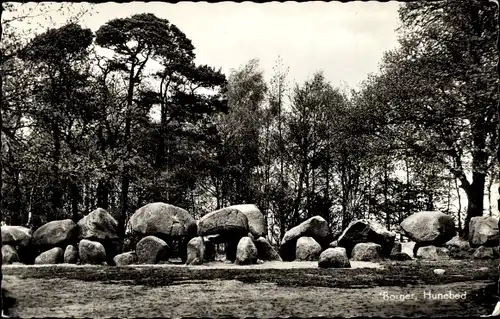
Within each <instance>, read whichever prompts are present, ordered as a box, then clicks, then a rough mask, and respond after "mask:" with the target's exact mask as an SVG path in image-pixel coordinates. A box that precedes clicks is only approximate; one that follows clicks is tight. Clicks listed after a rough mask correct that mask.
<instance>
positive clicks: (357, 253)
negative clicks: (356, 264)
mask: <svg viewBox="0 0 500 319" xmlns="http://www.w3.org/2000/svg"><path fill="white" fill-rule="evenodd" d="M351 255H352V260H359V261H375V260H379V259H381V258H382V246H380V245H379V244H375V243H359V244H356V246H354V248H353V249H352V253H351Z"/></svg>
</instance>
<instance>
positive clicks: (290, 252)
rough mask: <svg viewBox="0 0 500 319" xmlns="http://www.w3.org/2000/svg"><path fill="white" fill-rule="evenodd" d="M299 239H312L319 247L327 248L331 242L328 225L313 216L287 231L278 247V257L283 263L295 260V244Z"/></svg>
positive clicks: (318, 217)
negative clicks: (279, 256)
mask: <svg viewBox="0 0 500 319" xmlns="http://www.w3.org/2000/svg"><path fill="white" fill-rule="evenodd" d="M300 237H312V238H314V240H315V241H316V242H318V243H319V244H320V245H321V247H323V248H327V247H328V244H329V243H330V241H331V240H330V239H331V236H330V229H329V228H328V223H327V222H326V220H325V219H324V218H323V217H321V216H314V217H311V218H309V219H308V220H306V221H304V222H302V223H301V224H299V225H297V226H295V227H293V228H292V229H290V230H288V231H287V232H286V233H285V235H284V236H283V239H282V240H281V247H280V255H281V258H283V260H284V261H292V260H295V257H296V256H295V251H296V244H297V240H298V239H299V238H300Z"/></svg>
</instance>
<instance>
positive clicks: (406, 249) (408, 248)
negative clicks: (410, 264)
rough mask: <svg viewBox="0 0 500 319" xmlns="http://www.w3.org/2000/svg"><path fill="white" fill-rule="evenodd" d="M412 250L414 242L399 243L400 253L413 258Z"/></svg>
mask: <svg viewBox="0 0 500 319" xmlns="http://www.w3.org/2000/svg"><path fill="white" fill-rule="evenodd" d="M414 248H415V242H414V241H409V242H404V243H401V252H402V253H405V254H407V255H408V256H410V257H412V258H413V257H415V253H414Z"/></svg>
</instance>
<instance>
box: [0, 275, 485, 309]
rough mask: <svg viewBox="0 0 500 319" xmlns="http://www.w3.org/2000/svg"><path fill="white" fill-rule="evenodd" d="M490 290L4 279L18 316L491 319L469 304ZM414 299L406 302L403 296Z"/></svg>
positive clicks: (448, 286)
mask: <svg viewBox="0 0 500 319" xmlns="http://www.w3.org/2000/svg"><path fill="white" fill-rule="evenodd" d="M487 284H488V282H461V283H453V284H446V285H434V286H432V287H428V286H412V287H376V288H364V289H340V288H326V287H281V286H278V285H276V284H273V283H264V282H260V283H253V284H245V283H242V282H240V281H237V280H199V281H189V280H188V281H184V282H179V283H177V284H175V285H171V286H164V287H148V286H143V285H133V286H131V285H121V284H104V283H100V282H84V281H79V280H62V279H33V278H27V279H21V278H19V277H16V276H9V275H8V276H6V277H5V286H6V287H8V288H9V289H10V290H11V292H12V294H13V295H15V296H16V297H17V298H18V304H17V306H16V308H15V310H14V315H16V316H19V317H38V318H39V317H92V318H103V317H118V318H132V317H146V318H148V317H170V318H179V317H212V318H213V317H220V316H234V317H258V318H272V317H288V316H294V317H317V316H326V317H334V316H342V317H353V316H360V315H362V316H382V317H387V316H392V315H397V316H411V317H414V316H421V315H424V316H442V315H443V316H449V315H458V316H460V315H473V316H474V315H475V316H479V315H484V314H489V313H491V311H492V309H489V308H487V307H474V309H469V308H470V307H469V306H468V301H470V300H468V298H469V299H470V298H471V295H470V294H472V292H471V290H474V289H479V288H482V287H484V286H486V285H487ZM33 287H37V289H33ZM427 291H432V293H434V294H436V293H443V294H444V293H447V292H449V291H451V292H452V293H456V294H462V295H463V294H465V295H464V296H465V299H455V300H449V299H448V300H443V299H440V300H432V299H428V298H426V296H425V295H424V294H425V293H426V292H427ZM27 292H29V293H27ZM467 293H469V296H467ZM412 295H413V297H411V298H408V299H401V298H402V297H401V296H412ZM465 310H467V311H465Z"/></svg>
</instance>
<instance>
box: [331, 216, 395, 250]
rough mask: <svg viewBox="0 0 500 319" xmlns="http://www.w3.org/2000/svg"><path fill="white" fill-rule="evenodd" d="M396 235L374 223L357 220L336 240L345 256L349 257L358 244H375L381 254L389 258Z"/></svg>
mask: <svg viewBox="0 0 500 319" xmlns="http://www.w3.org/2000/svg"><path fill="white" fill-rule="evenodd" d="M395 239H396V233H394V232H390V231H388V230H387V229H386V228H385V227H384V226H382V225H381V224H380V223H377V222H375V221H371V220H367V219H359V220H355V221H353V222H351V223H350V224H349V226H347V228H346V229H345V230H344V232H342V234H341V235H340V237H339V239H338V245H339V246H340V247H344V248H345V249H346V251H347V256H351V255H352V254H351V252H352V249H353V248H354V246H356V245H357V244H359V243H375V244H379V245H380V246H381V249H382V250H381V253H382V254H383V255H384V256H389V255H390V254H391V250H392V248H393V246H394V241H395Z"/></svg>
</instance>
